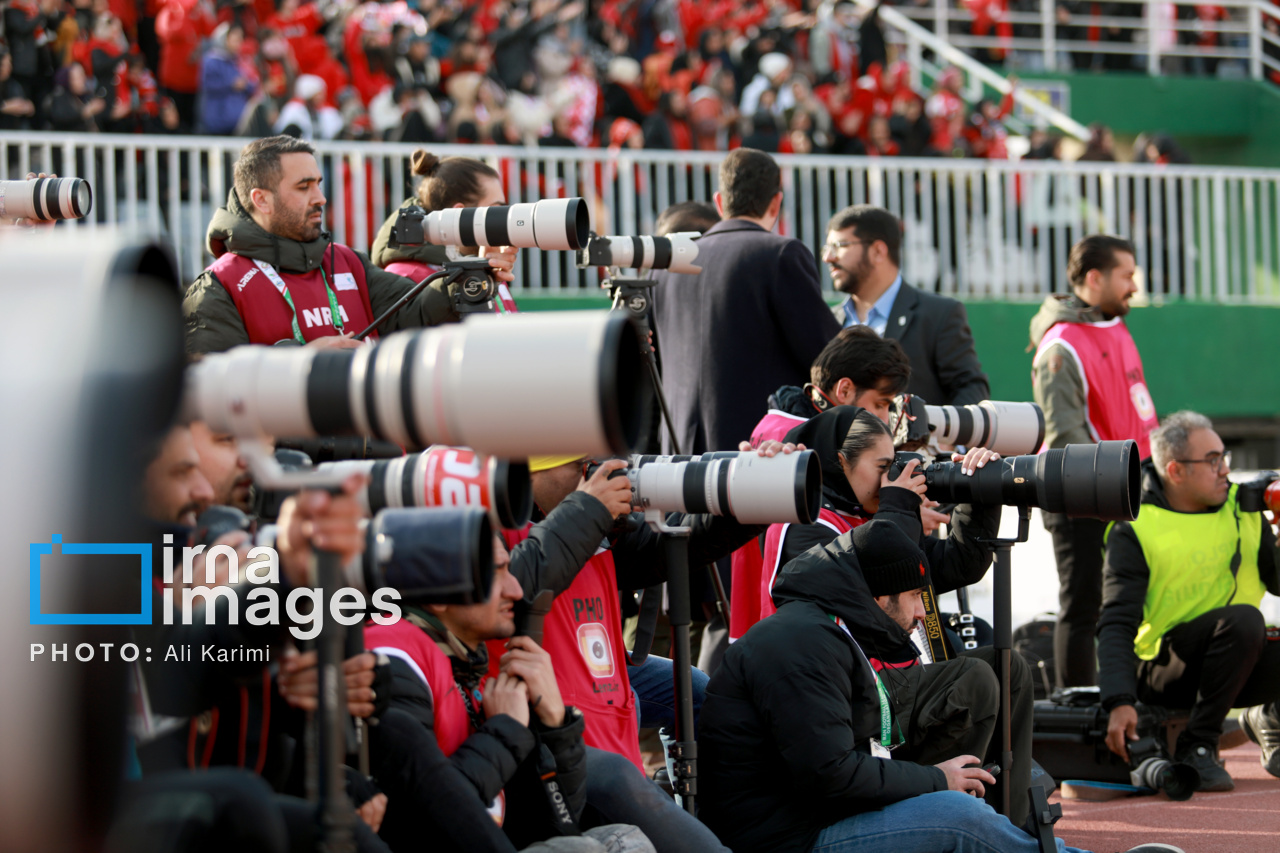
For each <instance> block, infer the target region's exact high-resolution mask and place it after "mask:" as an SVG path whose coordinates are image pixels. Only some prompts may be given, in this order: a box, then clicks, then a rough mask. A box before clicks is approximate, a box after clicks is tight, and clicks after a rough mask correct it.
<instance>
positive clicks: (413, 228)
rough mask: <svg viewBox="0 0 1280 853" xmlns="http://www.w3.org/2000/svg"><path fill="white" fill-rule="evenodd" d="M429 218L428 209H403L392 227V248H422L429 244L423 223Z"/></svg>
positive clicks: (415, 207) (411, 207)
mask: <svg viewBox="0 0 1280 853" xmlns="http://www.w3.org/2000/svg"><path fill="white" fill-rule="evenodd" d="M426 218H427V211H426V208H423V207H420V206H418V205H416V204H415V205H412V206H410V207H402V208H400V211H399V212H398V213H397V214H396V221H395V223H393V224H392V226H391V239H390V244H391V245H392V246H421V245H422V244H423V243H425V242H427V232H426V230H425V229H424V228H423V225H422V221H423V220H424V219H426Z"/></svg>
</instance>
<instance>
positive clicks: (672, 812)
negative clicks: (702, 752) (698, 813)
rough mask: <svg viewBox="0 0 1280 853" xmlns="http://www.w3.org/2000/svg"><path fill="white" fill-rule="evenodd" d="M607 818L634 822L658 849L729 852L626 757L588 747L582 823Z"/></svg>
mask: <svg viewBox="0 0 1280 853" xmlns="http://www.w3.org/2000/svg"><path fill="white" fill-rule="evenodd" d="M610 823H629V824H631V825H632V826H638V827H640V830H641V831H642V832H643V833H644V834H645V835H646V836H648V837H649V840H650V841H652V842H653V846H654V847H656V848H657V849H658V850H659V851H661V853H729V851H728V850H727V849H726V848H725V846H724V845H723V844H721V843H720V841H719V840H718V839H717V838H716V837H715V835H714V834H713V833H712V832H711V830H710V829H707V827H706V825H705V824H703V823H702V822H701V821H699V820H698V819H697V818H696V817H694V816H693V815H691V814H689V813H688V812H686V811H685V810H684V809H682V808H680V806H678V805H676V801H675V800H673V799H671V798H670V797H669V796H667V795H666V793H664V792H663V790H662V789H661V788H659V787H658V786H657V785H655V784H654V783H652V782H650V781H649V780H648V779H646V778H644V775H643V774H642V773H640V771H638V770H637V769H636V766H635V765H634V764H632V763H631V761H630V760H629V759H627V758H624V757H623V756H621V755H618V754H616V753H613V752H605V751H604V750H601V749H596V748H594V747H590V746H589V747H587V807H586V808H585V809H584V810H583V813H582V828H583V829H590V828H592V827H596V826H603V825H605V824H610Z"/></svg>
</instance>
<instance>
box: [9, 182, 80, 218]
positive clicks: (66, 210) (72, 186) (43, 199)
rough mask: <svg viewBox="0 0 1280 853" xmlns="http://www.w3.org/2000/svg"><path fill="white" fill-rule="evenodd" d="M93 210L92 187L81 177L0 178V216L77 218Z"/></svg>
mask: <svg viewBox="0 0 1280 853" xmlns="http://www.w3.org/2000/svg"><path fill="white" fill-rule="evenodd" d="M92 210H93V187H92V186H91V185H90V183H89V182H88V181H86V180H84V179H83V178H32V179H31V180H29V181H0V216H13V217H18V218H22V219H37V220H39V221H41V222H52V221H53V220H55V219H79V218H80V217H82V216H88V215H89V213H90V211H92Z"/></svg>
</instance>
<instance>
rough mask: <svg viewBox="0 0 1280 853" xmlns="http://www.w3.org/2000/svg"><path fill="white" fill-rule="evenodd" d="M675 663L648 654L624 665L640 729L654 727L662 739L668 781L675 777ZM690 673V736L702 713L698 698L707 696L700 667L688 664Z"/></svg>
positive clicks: (703, 674) (706, 680)
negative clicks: (673, 757)
mask: <svg viewBox="0 0 1280 853" xmlns="http://www.w3.org/2000/svg"><path fill="white" fill-rule="evenodd" d="M674 667H675V664H674V663H673V662H672V660H671V659H670V658H660V657H657V656H655V655H649V657H647V658H645V661H644V663H642V664H640V665H639V666H628V667H627V677H628V678H630V679H631V689H632V690H634V691H635V694H636V709H637V711H638V712H639V716H640V728H642V729H657V730H658V737H659V738H660V739H661V740H662V749H663V755H664V756H665V757H666V761H667V774H668V775H669V776H670V777H671V781H672V783H674V782H675V780H676V772H675V767H674V766H673V764H672V761H671V756H670V748H671V744H673V743H675V742H676V698H675V697H676V688H675V682H674V681H673V679H674ZM689 669H690V671H691V672H692V673H693V678H692V681H693V729H694V734H693V736H694V737H696V736H697V731H698V716H699V715H700V714H701V713H702V700H703V698H705V697H706V695H707V682H708V681H710V680H711V678H710V676H708V675H707V674H706V673H705V672H703V671H702V670H700V669H698V668H696V667H690V668H689ZM690 739H692V738H690Z"/></svg>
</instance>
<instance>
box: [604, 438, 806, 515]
mask: <svg viewBox="0 0 1280 853" xmlns="http://www.w3.org/2000/svg"><path fill="white" fill-rule="evenodd" d="M597 468H599V464H598V463H594V464H593V465H589V466H588V467H587V469H586V471H585V472H584V473H585V474H586V475H587V476H588V477H589V476H591V475H592V474H593V473H595V470H596V469H597ZM621 476H625V477H626V478H627V479H628V480H630V481H631V504H632V506H633V507H634V508H635V509H636V510H639V511H643V512H646V513H648V512H660V513H668V512H683V513H692V514H704V513H709V514H711V515H732V516H733V517H734V518H736V519H737V520H738V521H739V522H741V523H742V524H774V523H779V524H782V523H791V524H810V523H812V521H813V519H814V518H816V517H817V515H818V509H819V506H820V502H821V499H822V468H821V465H820V464H819V462H818V457H817V455H816V454H815V453H814V452H813V451H812V450H802V451H799V452H796V453H787V454H780V455H778V456H773V457H765V456H760V455H759V454H757V453H756V452H755V451H754V450H751V451H747V452H745V453H742V452H738V451H731V450H726V451H719V452H716V453H704V454H702V455H701V456H632V457H631V459H630V462H629V465H628V467H627V468H625V469H619V470H617V471H614V472H613V473H611V474H610V475H609V477H610V479H612V478H613V477H621Z"/></svg>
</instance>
